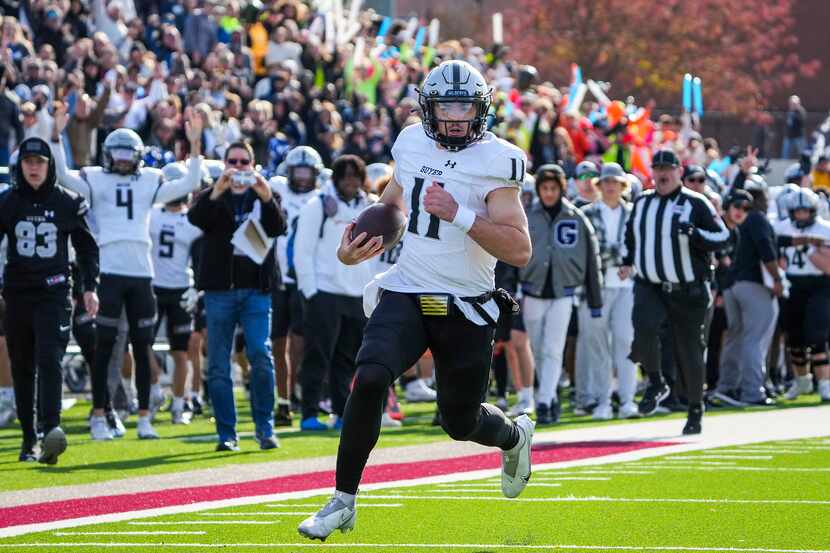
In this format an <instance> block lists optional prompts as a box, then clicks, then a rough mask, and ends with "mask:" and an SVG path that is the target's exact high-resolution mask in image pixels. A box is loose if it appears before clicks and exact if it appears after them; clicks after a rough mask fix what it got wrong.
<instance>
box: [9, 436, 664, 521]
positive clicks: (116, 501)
mask: <svg viewBox="0 0 830 553" xmlns="http://www.w3.org/2000/svg"><path fill="white" fill-rule="evenodd" d="M669 445H674V444H672V443H671V442H574V443H569V444H561V445H559V444H543V445H540V446H538V447H534V448H533V462H534V463H537V464H543V463H557V462H566V461H578V460H580V459H589V458H593V457H603V456H606V455H614V454H618V453H626V452H629V451H636V450H640V449H647V448H654V447H665V446H669ZM500 466H501V456H500V455H498V454H493V453H484V454H480V455H470V456H467V457H455V458H451V459H438V460H434V461H419V462H410V463H390V464H386V465H374V466H369V467H366V470H365V471H364V474H363V480H362V482H363V483H364V484H375V483H380V482H393V481H397V480H411V479H415V478H425V477H429V476H440V475H444V474H453V473H463V472H469V471H474V470H483V469H494V468H499V467H500ZM331 486H334V471H322V472H311V473H307V474H295V475H291V476H281V477H279V478H269V479H267V480H254V481H251V482H243V483H239V484H221V485H215V486H196V487H191V488H176V489H170V490H160V491H155V492H146V493H141V494H123V495H111V496H100V497H89V498H83V499H71V500H66V501H53V502H49V503H37V504H34V505H20V506H17V507H7V508H3V509H0V528H7V527H10V526H19V525H23V524H37V523H44V522H53V521H57V520H67V519H73V518H81V517H88V516H96V515H104V514H110V513H123V512H128V511H141V510H144V509H155V508H159V507H170V506H174V505H185V504H189V503H199V502H204V501H218V500H223V499H233V498H237V497H250V496H256V495H269V494H278V493H288V492H298V491H303V490H312V489H317V488H326V487H331Z"/></svg>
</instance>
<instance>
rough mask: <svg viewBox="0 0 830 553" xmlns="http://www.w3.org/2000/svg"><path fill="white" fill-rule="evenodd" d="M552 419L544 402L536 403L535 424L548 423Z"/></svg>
mask: <svg viewBox="0 0 830 553" xmlns="http://www.w3.org/2000/svg"><path fill="white" fill-rule="evenodd" d="M552 422H553V419H551V418H550V409H549V408H548V406H547V404H545V403H537V404H536V424H550V423H552Z"/></svg>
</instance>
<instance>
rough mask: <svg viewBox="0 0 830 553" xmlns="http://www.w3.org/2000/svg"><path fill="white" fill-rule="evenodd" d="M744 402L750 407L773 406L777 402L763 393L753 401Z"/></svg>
mask: <svg viewBox="0 0 830 553" xmlns="http://www.w3.org/2000/svg"><path fill="white" fill-rule="evenodd" d="M746 404H747V405H749V406H752V407H775V405H777V404H778V402H777V401H775V400H774V399H772V398H771V397H767V396H766V395H764V396H762V397H760V398H758V399H756V400H754V401H747V402H746Z"/></svg>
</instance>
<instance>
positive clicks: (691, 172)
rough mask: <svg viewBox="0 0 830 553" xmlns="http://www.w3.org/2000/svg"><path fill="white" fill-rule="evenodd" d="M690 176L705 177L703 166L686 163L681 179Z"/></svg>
mask: <svg viewBox="0 0 830 553" xmlns="http://www.w3.org/2000/svg"><path fill="white" fill-rule="evenodd" d="M690 177H703V178H706V171H704V170H703V167H701V166H700V165H687V166H686V168H685V169H684V170H683V179H684V180H685V179H688V178H690Z"/></svg>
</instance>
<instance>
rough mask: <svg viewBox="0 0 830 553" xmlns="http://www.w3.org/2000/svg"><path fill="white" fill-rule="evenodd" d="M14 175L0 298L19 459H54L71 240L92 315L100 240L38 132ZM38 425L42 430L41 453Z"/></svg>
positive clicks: (60, 441)
mask: <svg viewBox="0 0 830 553" xmlns="http://www.w3.org/2000/svg"><path fill="white" fill-rule="evenodd" d="M13 181H14V183H15V186H13V187H12V188H10V189H9V190H8V191H7V192H5V193H3V194H2V195H1V196H0V232H2V233H3V234H4V235H6V238H7V240H8V262H7V263H6V269H5V275H4V277H5V278H4V280H5V285H4V288H3V298H4V299H5V301H6V339H7V341H8V348H9V357H10V359H11V365H12V377H13V379H14V389H15V398H16V401H17V413H18V418H19V420H20V426H21V428H22V430H23V444H22V446H21V449H20V457H19V458H20V461H24V462H25V461H39V462H41V463H45V464H47V465H54V464H55V463H57V460H58V456H59V455H60V454H61V453H63V452H64V450H65V449H66V435H65V434H64V432H63V430H62V429H61V427H60V414H61V394H62V387H63V376H62V374H61V359H62V358H63V355H64V352H65V350H66V345H67V343H68V342H69V329H70V327H71V326H72V325H71V320H70V314H71V312H72V306H71V304H70V301H69V294H70V288H71V285H70V280H71V276H70V275H71V270H70V266H69V245H68V241H69V240H70V239H71V240H72V246H73V247H74V249H75V255H76V259H77V263H78V266H79V269H80V274H81V279H82V280H83V287H84V294H83V299H84V304H85V307H86V309H87V312H89V313H90V314H91V315H93V316H94V315H95V313H96V312H97V311H98V297H97V295H96V293H95V289H96V286H97V283H98V245H97V244H96V243H95V238H94V237H93V236H92V233H91V232H90V230H89V226H88V225H87V221H86V218H85V215H86V213H87V211H88V210H89V206H88V204H87V202H86V200H85V199H84V198H83V197H80V196H78V195H76V194H73V193H72V192H69V191H68V190H66V189H64V188H61V187H59V186H56V181H57V176H56V170H55V160H54V159H53V157H52V152H51V149H50V148H49V144H48V143H46V142H45V141H44V140H41V139H40V138H28V139H26V140H24V141H23V142H22V143H21V145H20V149H19V154H18V162H17V163H16V164H15V167H14V175H13ZM12 321H13V324H12ZM35 394H37V396H36V395H35ZM35 397H37V398H38V401H37V414H35ZM38 431H41V432H43V436H44V437H43V441H42V442H41V444H40V454H39V455H38V453H37V446H38V439H37V436H38Z"/></svg>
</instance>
